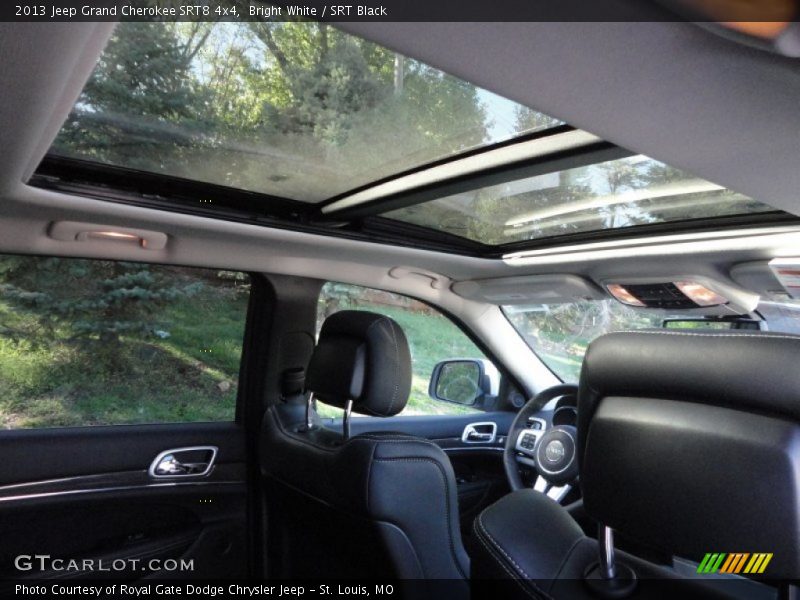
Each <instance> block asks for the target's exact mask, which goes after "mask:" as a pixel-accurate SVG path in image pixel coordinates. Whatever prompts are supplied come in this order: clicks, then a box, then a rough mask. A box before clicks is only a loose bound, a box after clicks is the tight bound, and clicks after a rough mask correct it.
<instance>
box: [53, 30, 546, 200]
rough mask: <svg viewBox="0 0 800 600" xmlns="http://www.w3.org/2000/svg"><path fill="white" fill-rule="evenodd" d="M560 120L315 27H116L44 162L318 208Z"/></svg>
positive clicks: (357, 41)
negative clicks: (117, 169) (102, 167)
mask: <svg viewBox="0 0 800 600" xmlns="http://www.w3.org/2000/svg"><path fill="white" fill-rule="evenodd" d="M558 124H560V122H559V121H557V120H555V119H552V118H550V117H547V116H545V115H543V114H541V113H538V112H536V111H533V110H531V109H528V108H526V107H523V106H521V105H519V104H516V103H514V102H511V101H509V100H506V99H504V98H501V97H500V96H497V95H495V94H492V93H490V92H487V91H485V90H483V89H481V88H478V87H476V86H474V85H471V84H469V83H466V82H464V81H462V80H459V79H457V78H455V77H452V76H450V75H447V74H445V73H443V72H442V71H439V70H437V69H434V68H432V67H430V66H427V65H425V64H423V63H421V62H419V61H416V60H412V59H410V58H407V57H403V56H401V55H399V54H396V53H394V52H392V51H390V50H388V49H386V48H383V47H381V46H379V45H376V44H373V43H371V42H367V41H365V40H362V39H360V38H357V37H354V36H351V35H348V34H346V33H343V32H341V31H339V30H337V29H334V28H332V27H330V26H327V25H324V24H317V23H266V22H260V23H121V24H120V25H119V26H118V27H117V29H116V31H115V33H114V35H113V37H112V39H111V41H110V43H109V44H108V46H107V48H106V49H105V51H104V52H103V55H102V57H101V59H100V61H99V63H98V65H97V67H96V69H95V71H94V73H93V75H92V76H91V79H90V80H89V82H88V83H87V85H86V87H85V88H84V90H83V92H82V94H81V96H80V98H79V100H78V102H77V104H76V105H75V107H74V108H73V110H72V112H71V114H70V115H69V118H68V120H67V122H66V123H65V125H64V126H63V128H62V130H61V132H60V133H59V134H58V137H57V138H56V140H55V143H54V145H53V147H52V148H51V153H52V154H55V155H61V156H66V157H71V158H80V159H86V160H89V161H94V162H98V163H105V164H111V165H116V166H121V167H127V168H133V169H137V170H142V171H148V172H156V173H161V174H165V175H170V176H177V177H182V178H187V179H192V180H197V181H201V182H209V183H215V184H221V185H226V186H231V187H235V188H240V189H244V190H250V191H256V192H262V193H266V194H270V195H275V196H281V197H286V198H292V199H295V200H300V201H304V202H318V201H320V200H323V199H325V198H329V197H332V196H335V195H337V194H340V193H342V192H345V191H347V190H350V189H353V188H357V187H359V186H362V185H365V184H368V183H370V182H373V181H375V180H378V179H381V178H385V177H388V176H391V175H394V174H396V173H398V172H401V171H405V170H408V169H411V168H414V167H417V166H420V165H423V164H426V163H429V162H432V161H434V160H438V159H442V158H446V157H449V156H452V155H455V154H458V153H460V152H464V151H467V150H470V149H473V148H476V147H482V146H486V145H489V144H492V143H495V142H499V141H503V140H507V139H510V138H513V137H516V136H518V135H520V134H524V133H527V132H531V131H537V130H541V129H546V128H549V127H552V126H555V125H558Z"/></svg>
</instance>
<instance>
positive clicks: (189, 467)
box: [148, 446, 218, 479]
mask: <svg viewBox="0 0 800 600" xmlns="http://www.w3.org/2000/svg"><path fill="white" fill-rule="evenodd" d="M217 451H218V448H217V447H216V446H189V447H187V448H175V449H173V450H164V452H161V453H160V454H159V455H158V456H156V458H155V460H154V461H153V462H152V463H151V464H150V469H149V470H148V473H149V474H150V477H153V478H155V479H163V478H167V477H205V476H206V475H208V474H209V473H210V472H211V469H212V467H213V466H214V461H215V460H216V458H217Z"/></svg>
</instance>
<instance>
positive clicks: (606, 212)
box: [384, 155, 775, 245]
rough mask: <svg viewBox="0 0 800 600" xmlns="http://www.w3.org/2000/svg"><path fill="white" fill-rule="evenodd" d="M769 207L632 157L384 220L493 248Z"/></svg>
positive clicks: (512, 184)
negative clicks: (450, 235)
mask: <svg viewBox="0 0 800 600" xmlns="http://www.w3.org/2000/svg"><path fill="white" fill-rule="evenodd" d="M774 210H775V209H774V208H772V207H770V206H767V205H765V204H762V203H760V202H756V201H755V200H752V199H751V198H748V197H747V196H743V195H742V194H738V193H736V192H732V191H730V190H727V189H725V188H723V187H722V186H719V185H717V184H714V183H711V182H709V181H705V180H703V179H700V178H698V177H695V176H694V175H692V174H690V173H687V172H685V171H681V170H680V169H675V168H673V167H670V166H668V165H665V164H664V163H661V162H658V161H656V160H653V159H651V158H648V157H646V156H641V155H638V156H631V157H628V158H621V159H619V160H612V161H607V162H604V163H599V164H595V165H588V166H584V167H576V168H574V169H568V170H566V171H561V172H556V173H546V174H544V175H537V176H535V177H530V178H527V179H520V180H518V181H510V182H507V183H501V184H498V185H492V186H489V187H484V188H478V189H475V190H471V191H466V192H460V193H458V194H456V195H454V196H447V197H445V198H439V199H437V200H432V201H430V202H426V203H424V204H419V205H416V206H409V207H407V208H402V209H399V210H395V211H391V212H388V213H386V214H385V215H384V216H386V217H388V218H390V219H398V220H400V221H405V222H408V223H412V224H414V225H420V226H422V227H429V228H432V229H438V230H440V231H443V232H445V233H451V234H453V235H458V236H461V237H466V238H469V239H471V240H475V241H478V242H483V243H485V244H490V245H499V244H507V243H511V242H521V241H525V240H537V239H540V238H548V237H553V236H559V235H566V234H570V233H573V234H574V233H585V232H589V231H600V230H605V229H620V228H625V227H635V226H637V225H647V224H652V223H668V222H672V221H687V220H693V219H707V218H712V217H722V216H730V215H743V214H750V213H759V212H767V211H774Z"/></svg>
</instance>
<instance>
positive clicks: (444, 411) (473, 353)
mask: <svg viewBox="0 0 800 600" xmlns="http://www.w3.org/2000/svg"><path fill="white" fill-rule="evenodd" d="M340 310H365V311H370V312H374V313H379V314H382V315H385V316H387V317H390V318H392V319H394V320H395V321H397V323H398V324H399V325H400V327H402V328H403V331H404V332H405V334H406V337H407V338H408V344H409V346H410V347H411V363H412V370H413V380H412V384H411V395H410V396H409V399H408V404H407V405H406V408H405V409H404V410H403V412H402V413H400V414H403V415H451V414H466V413H471V412H478V411H477V409H476V408H473V407H471V406H463V405H459V404H454V403H450V402H445V401H443V400H435V399H433V398H431V397H430V396H429V395H428V384H429V383H430V379H431V374H432V373H433V368H434V367H435V366H436V363H438V362H439V361H442V360H446V359H449V358H477V359H484V358H486V357H485V355H484V354H483V352H481V351H480V349H479V348H478V347H477V346H476V345H475V344H474V343H473V342H472V340H470V339H469V338H468V337H467V336H466V335H465V334H464V332H463V331H461V329H459V328H458V327H457V326H456V325H455V324H454V323H453V322H452V321H451V320H450V319H448V318H447V317H445V316H444V315H442V314H441V313H439V312H438V311H436V310H435V309H433V308H431V307H430V306H428V305H427V304H423V303H422V302H418V301H416V300H413V299H411V298H408V297H406V296H400V295H398V294H392V293H390V292H383V291H380V290H374V289H370V288H364V287H359V286H356V285H347V284H343V283H326V284H325V285H324V286H323V288H322V292H321V293H320V298H319V304H318V311H317V330H318V331H319V328H320V327H322V323H323V321H324V320H325V318H326V317H328V316H330V315H332V314H334V313H336V312H338V311H340ZM317 409H318V412H319V413H320V414H321V415H322V416H324V417H337V418H338V417H341V416H342V411H341V410H340V409H337V408H332V407H329V406H325V405H324V404H321V403H320V404H318V405H317Z"/></svg>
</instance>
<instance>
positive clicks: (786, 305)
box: [503, 299, 800, 383]
mask: <svg viewBox="0 0 800 600" xmlns="http://www.w3.org/2000/svg"><path fill="white" fill-rule="evenodd" d="M503 312H504V313H505V314H506V316H507V317H508V319H509V321H511V324H512V325H514V327H515V328H516V330H517V332H519V334H520V335H521V336H522V338H523V339H524V340H525V342H527V344H528V345H529V346H530V347H531V349H532V350H533V351H534V352H536V354H537V355H538V356H539V358H541V359H542V360H543V361H544V363H545V364H546V365H547V366H548V367H549V368H550V370H552V371H553V372H554V373H555V374H556V375H557V376H558V377H559V378H560V379H561V380H562V381H565V382H569V383H577V382H578V377H579V375H580V371H581V363H582V362H583V355H584V354H585V353H586V347H587V346H588V345H589V343H590V342H591V341H592V340H594V339H595V338H596V337H599V336H601V335H603V334H604V333H611V332H613V331H628V330H631V329H647V328H653V327H656V328H660V327H661V326H662V322H663V321H664V319H669V318H676V319H686V318H687V316H686V315H680V314H677V315H665V314H664V313H660V312H651V311H646V310H641V309H636V308H631V307H628V306H625V305H623V304H620V303H619V302H617V301H616V300H611V299H607V300H584V301H580V302H570V303H564V304H536V305H530V306H503ZM757 312H758V313H760V314H761V316H762V317H763V318H764V319H765V321H766V323H767V329H768V330H769V331H779V332H783V333H795V334H800V300H786V301H782V302H772V301H763V302H761V303H759V305H758V308H757ZM720 325H722V324H721V323H702V322H697V323H691V324H690V326H692V327H697V328H709V329H710V328H718V327H719V326H720Z"/></svg>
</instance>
